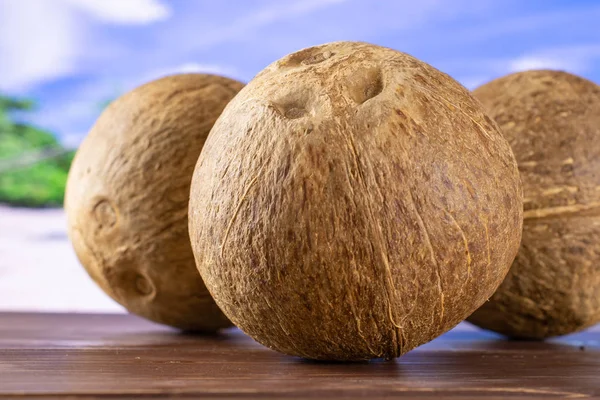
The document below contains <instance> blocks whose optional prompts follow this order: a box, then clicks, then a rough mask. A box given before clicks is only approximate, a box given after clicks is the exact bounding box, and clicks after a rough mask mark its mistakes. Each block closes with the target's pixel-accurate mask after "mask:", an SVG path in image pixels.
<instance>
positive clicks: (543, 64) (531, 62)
mask: <svg viewBox="0 0 600 400" xmlns="http://www.w3.org/2000/svg"><path fill="white" fill-rule="evenodd" d="M579 68H580V65H578V63H577V62H573V61H572V60H565V59H560V58H552V57H547V56H524V57H519V58H516V59H514V60H512V61H510V62H509V63H508V72H518V71H528V70H531V69H561V70H573V69H579Z"/></svg>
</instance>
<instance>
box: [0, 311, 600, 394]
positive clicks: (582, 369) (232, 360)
mask: <svg viewBox="0 0 600 400" xmlns="http://www.w3.org/2000/svg"><path fill="white" fill-rule="evenodd" d="M599 376H600V330H599V329H597V328H596V329H593V330H589V331H587V332H584V333H579V334H575V335H571V336H568V337H565V338H561V339H558V340H553V341H550V342H520V341H508V340H505V339H502V338H500V337H498V336H496V335H493V334H490V333H486V332H482V331H479V330H476V329H474V328H472V327H470V326H469V325H466V324H463V325H461V326H460V327H459V328H457V329H455V330H453V331H451V332H449V333H447V334H446V335H443V336H442V337H440V338H438V339H436V340H434V341H433V342H431V343H428V344H427V345H425V346H422V347H420V348H418V349H416V350H414V351H412V352H410V353H408V354H407V355H405V356H403V357H401V358H400V359H398V360H396V361H388V362H386V361H372V362H365V363H350V364H343V363H323V362H311V361H306V360H302V359H299V358H295V357H288V356H284V355H281V354H278V353H276V352H274V351H271V350H269V349H267V348H265V347H263V346H261V345H259V344H257V343H256V342H254V341H253V340H252V339H250V338H248V337H247V336H245V335H244V334H242V333H241V332H239V331H238V330H234V329H233V330H229V331H226V332H224V333H221V334H218V335H211V336H194V335H189V334H182V333H179V332H177V331H175V330H171V329H169V328H165V327H161V326H158V325H155V324H152V323H149V322H146V321H143V320H141V319H139V318H136V317H133V316H128V315H76V314H73V315H67V314H55V315H52V314H10V313H3V314H1V313H0V398H2V397H5V398H14V397H19V398H23V397H28V396H35V397H36V398H46V397H48V398H57V397H61V396H70V397H71V398H128V397H131V396H133V395H136V396H141V397H146V398H157V397H163V396H164V397H183V398H185V397H188V398H191V397H203V398H211V397H213V398H224V397H236V398H265V397H267V398H279V397H288V398H321V397H339V396H344V397H350V398H357V397H369V398H384V397H389V396H396V395H402V396H409V397H418V398H422V399H427V398H431V399H433V398H439V397H440V396H447V397H455V398H459V397H474V398H477V397H486V398H505V397H510V398H524V397H531V396H534V397H540V398H542V397H555V398H586V397H588V398H590V397H596V396H597V397H600V377H599Z"/></svg>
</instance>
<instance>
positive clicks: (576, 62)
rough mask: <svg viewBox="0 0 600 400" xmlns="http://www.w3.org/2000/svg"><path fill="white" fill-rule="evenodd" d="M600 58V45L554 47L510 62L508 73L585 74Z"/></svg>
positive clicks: (507, 67)
mask: <svg viewBox="0 0 600 400" xmlns="http://www.w3.org/2000/svg"><path fill="white" fill-rule="evenodd" d="M599 58H600V45H595V44H594V45H578V46H566V47H554V48H548V49H541V50H537V51H533V52H531V53H530V54H526V55H522V56H519V57H516V58H514V59H512V60H509V61H508V62H507V63H506V64H505V65H506V66H505V69H506V71H507V72H517V71H526V70H531V69H559V70H564V71H569V72H572V73H579V74H581V73H585V72H587V71H588V70H589V69H590V68H591V67H592V66H593V64H594V62H595V61H596V60H597V59H599Z"/></svg>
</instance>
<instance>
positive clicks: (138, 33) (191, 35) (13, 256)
mask: <svg viewBox="0 0 600 400" xmlns="http://www.w3.org/2000/svg"><path fill="white" fill-rule="evenodd" d="M599 21H600V2H599V1H597V0H571V1H567V0H564V1H558V0H555V1H553V0H452V1H448V0H418V1H414V0H410V1H409V0H387V1H386V0H379V1H376V0H286V1H281V0H237V1H234V0H229V1H227V0H223V1H214V0H195V1H192V0H170V1H167V0H0V310H37V311H122V309H121V307H120V306H118V305H117V304H116V303H114V302H113V301H112V300H110V299H109V298H108V297H107V296H106V295H104V294H103V293H102V292H101V291H100V289H98V288H97V287H96V286H95V285H94V284H93V282H92V281H91V279H90V278H88V276H87V275H86V273H85V272H84V270H83V268H82V267H80V266H79V264H78V262H77V260H76V258H75V256H74V254H73V251H72V250H71V247H70V244H69V242H68V239H67V236H66V227H65V220H64V213H63V210H62V209H61V204H62V201H63V191H64V186H65V180H66V177H67V172H68V169H69V165H70V162H71V160H72V157H73V153H74V151H75V150H76V148H77V146H78V145H79V143H80V142H81V140H82V139H83V138H84V137H85V135H86V132H87V131H88V130H89V128H90V127H91V125H92V124H93V123H94V121H95V119H96V118H97V117H98V115H99V113H100V112H101V111H102V109H103V108H104V107H105V106H106V104H107V103H108V102H110V101H111V100H112V99H114V98H116V97H118V96H119V95H120V94H122V93H124V92H125V91H127V90H130V89H132V88H134V87H135V86H138V85H140V84H142V83H144V82H147V81H149V80H152V79H155V78H158V77H161V76H164V75H167V74H171V73H178V72H207V73H216V74H221V75H225V76H229V77H232V78H236V79H239V80H242V81H248V80H250V79H251V78H252V77H253V76H254V75H255V74H256V73H257V72H258V71H260V70H261V69H262V68H264V67H265V66H266V65H268V64H269V63H271V62H272V61H274V60H276V59H278V58H280V57H282V56H284V55H285V54H287V53H290V52H293V51H295V50H298V49H300V48H304V47H308V46H311V45H316V44H321V43H325V42H330V41H335V40H361V41H367V42H372V43H375V44H379V45H383V46H388V47H392V48H395V49H397V50H401V51H404V52H407V53H410V54H412V55H414V56H416V57H418V58H420V59H422V60H424V61H426V62H428V63H430V64H432V65H433V66H435V67H437V68H438V69H441V70H442V71H444V72H446V73H448V74H450V75H452V76H453V77H455V78H456V79H458V80H459V81H460V82H462V83H463V84H464V85H465V86H467V87H468V88H471V89H472V88H475V87H476V86H478V85H479V84H482V83H484V82H486V81H488V80H490V79H493V78H495V77H498V76H501V75H504V74H507V73H510V72H515V71H519V70H527V69H535V68H550V69H562V70H566V71H569V72H572V73H576V74H579V75H582V76H584V77H587V78H588V79H591V80H593V81H595V82H600V28H599V27H598V22H599Z"/></svg>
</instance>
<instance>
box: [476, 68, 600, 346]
mask: <svg viewBox="0 0 600 400" xmlns="http://www.w3.org/2000/svg"><path fill="white" fill-rule="evenodd" d="M474 95H475V96H476V97H477V98H478V99H479V100H480V101H481V102H482V103H483V105H484V106H485V108H486V109H487V111H488V113H489V115H490V116H492V117H493V118H494V119H495V120H496V122H497V123H498V124H499V126H500V128H501V129H502V131H503V134H504V135H505V137H506V138H507V139H508V141H509V143H510V144H511V146H512V149H513V151H514V153H515V157H516V158H517V162H518V165H519V171H520V173H521V179H522V181H523V193H524V203H523V205H524V223H523V241H522V246H521V248H520V250H519V253H518V255H517V258H516V260H515V262H514V264H513V266H512V267H511V270H510V272H509V274H508V276H507V278H506V280H505V281H504V282H503V283H502V285H501V286H500V288H499V289H498V291H497V292H496V294H494V296H493V297H492V299H491V301H490V302H487V303H485V305H484V306H483V307H482V308H481V309H479V310H478V311H477V312H476V313H474V314H473V315H472V316H471V317H470V319H469V320H470V321H471V322H473V323H475V324H477V325H479V326H481V327H483V328H487V329H491V330H493V331H496V332H500V333H502V334H505V335H508V336H512V337H521V338H531V339H543V338H547V337H551V336H557V335H564V334H567V333H571V332H575V331H578V330H581V329H583V328H586V327H589V326H591V325H593V324H595V323H598V322H600V241H599V240H600V218H599V215H600V145H599V144H598V141H599V140H600V86H598V85H596V84H595V83H593V82H590V81H588V80H586V79H583V78H580V77H577V76H575V75H572V74H569V73H566V72H560V71H548V70H540V71H527V72H520V73H516V74H511V75H508V76H505V77H502V78H499V79H496V80H494V81H491V82H489V83H487V84H485V85H483V86H481V87H479V88H478V89H476V90H475V91H474Z"/></svg>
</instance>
